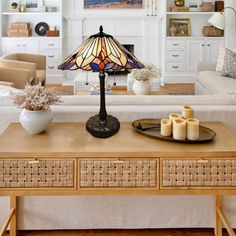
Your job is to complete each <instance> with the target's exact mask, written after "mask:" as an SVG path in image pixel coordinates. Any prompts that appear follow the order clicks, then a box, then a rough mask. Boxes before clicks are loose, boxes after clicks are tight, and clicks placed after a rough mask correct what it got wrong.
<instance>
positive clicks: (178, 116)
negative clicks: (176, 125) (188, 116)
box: [169, 113, 181, 123]
mask: <svg viewBox="0 0 236 236" xmlns="http://www.w3.org/2000/svg"><path fill="white" fill-rule="evenodd" d="M175 119H181V115H180V114H178V113H171V114H170V115H169V120H170V121H171V123H173V120H175Z"/></svg>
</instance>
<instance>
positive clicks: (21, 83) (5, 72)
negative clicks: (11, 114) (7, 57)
mask: <svg viewBox="0 0 236 236" xmlns="http://www.w3.org/2000/svg"><path fill="white" fill-rule="evenodd" d="M0 81H4V82H10V83H13V84H14V87H15V88H18V89H23V88H25V85H26V84H27V83H29V84H30V83H31V81H32V77H31V76H30V71H29V70H27V69H19V68H14V67H13V68H12V67H4V66H2V65H0Z"/></svg>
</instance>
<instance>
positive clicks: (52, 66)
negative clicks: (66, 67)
mask: <svg viewBox="0 0 236 236" xmlns="http://www.w3.org/2000/svg"><path fill="white" fill-rule="evenodd" d="M59 64H60V62H49V63H47V73H58V72H60V71H59V70H58V68H57V67H58V65H59Z"/></svg>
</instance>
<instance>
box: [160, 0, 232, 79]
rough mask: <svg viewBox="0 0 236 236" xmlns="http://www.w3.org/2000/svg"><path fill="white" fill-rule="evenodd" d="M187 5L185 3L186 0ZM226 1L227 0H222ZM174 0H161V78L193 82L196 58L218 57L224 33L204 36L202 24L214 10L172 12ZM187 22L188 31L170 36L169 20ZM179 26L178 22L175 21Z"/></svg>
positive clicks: (223, 43) (205, 24)
mask: <svg viewBox="0 0 236 236" xmlns="http://www.w3.org/2000/svg"><path fill="white" fill-rule="evenodd" d="M185 2H186V7H187V1H185ZM224 2H225V5H229V0H224ZM173 6H175V4H174V0H165V1H163V9H164V18H163V22H162V23H163V27H162V28H163V47H162V48H163V54H162V55H163V60H162V66H163V82H164V83H165V82H166V83H192V82H194V79H195V78H194V77H195V74H196V66H197V63H198V62H215V61H217V58H218V54H219V49H220V46H224V45H225V37H224V36H222V37H205V36H204V35H203V34H202V30H203V27H204V26H208V25H209V24H208V19H209V18H210V17H211V16H212V14H214V12H203V11H198V12H196V11H194V12H191V11H189V12H172V11H171V7H173ZM183 19H184V20H185V22H187V21H188V22H189V32H190V33H189V35H188V36H187V35H186V34H185V35H182V36H173V31H172V34H171V32H170V26H171V24H170V22H173V20H174V21H175V22H178V21H179V22H180V21H181V20H183ZM177 27H178V24H177Z"/></svg>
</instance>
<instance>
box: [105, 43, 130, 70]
mask: <svg viewBox="0 0 236 236" xmlns="http://www.w3.org/2000/svg"><path fill="white" fill-rule="evenodd" d="M122 46H123V47H124V48H125V49H126V50H127V51H129V52H130V53H132V54H134V44H122ZM129 73H130V70H122V71H111V72H108V75H127V74H129Z"/></svg>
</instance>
